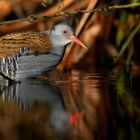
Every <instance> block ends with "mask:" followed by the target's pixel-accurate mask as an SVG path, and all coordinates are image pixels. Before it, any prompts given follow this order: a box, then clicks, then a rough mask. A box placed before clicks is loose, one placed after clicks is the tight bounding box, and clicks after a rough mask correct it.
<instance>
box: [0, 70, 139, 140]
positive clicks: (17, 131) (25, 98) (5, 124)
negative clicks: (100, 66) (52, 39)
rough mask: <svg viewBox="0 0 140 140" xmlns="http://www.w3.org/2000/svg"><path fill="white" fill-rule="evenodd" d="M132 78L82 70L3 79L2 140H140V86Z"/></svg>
mask: <svg viewBox="0 0 140 140" xmlns="http://www.w3.org/2000/svg"><path fill="white" fill-rule="evenodd" d="M128 79H129V78H128V77H127V76H125V75H123V76H122V75H121V76H115V75H107V76H104V75H102V74H99V73H86V72H81V71H76V70H72V71H69V72H66V73H62V72H57V71H55V72H51V73H50V74H48V75H47V76H46V77H44V78H43V79H28V80H24V81H22V82H21V83H11V82H9V81H7V80H4V79H3V80H1V81H0V93H1V94H0V95H1V98H0V139H1V140H9V139H10V140H18V139H20V140H21V139H23V140H25V139H26V140H30V139H31V140H32V139H33V140H34V139H35V140H46V139H57V140H58V139H72V140H74V139H76V140H77V139H79V140H94V139H95V140H131V139H132V140H139V139H140V136H139V127H140V110H139V99H138V98H137V97H138V92H139V91H140V90H139V89H140V88H139V87H138V86H136V84H135V81H134V82H133V81H131V82H128ZM130 83H131V84H130ZM136 87H137V88H136Z"/></svg>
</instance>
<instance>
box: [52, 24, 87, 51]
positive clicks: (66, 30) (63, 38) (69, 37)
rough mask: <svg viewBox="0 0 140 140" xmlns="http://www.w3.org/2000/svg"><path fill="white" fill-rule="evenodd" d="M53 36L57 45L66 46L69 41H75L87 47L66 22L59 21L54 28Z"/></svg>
mask: <svg viewBox="0 0 140 140" xmlns="http://www.w3.org/2000/svg"><path fill="white" fill-rule="evenodd" d="M51 38H52V40H53V44H54V46H56V47H57V46H66V45H68V44H69V43H71V42H74V43H77V44H79V45H80V46H82V47H83V48H86V49H87V47H86V45H85V44H84V43H83V42H82V41H80V40H79V39H78V38H77V37H76V36H75V35H74V31H73V29H72V28H71V27H70V26H69V25H68V24H65V23H59V24H57V25H55V26H54V27H53V28H52V30H51Z"/></svg>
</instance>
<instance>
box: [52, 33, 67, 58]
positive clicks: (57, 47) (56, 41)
mask: <svg viewBox="0 0 140 140" xmlns="http://www.w3.org/2000/svg"><path fill="white" fill-rule="evenodd" d="M51 42H52V48H51V53H54V54H57V55H60V56H63V55H64V52H65V49H66V46H64V45H63V44H64V43H63V39H62V38H61V37H59V36H55V35H53V36H51Z"/></svg>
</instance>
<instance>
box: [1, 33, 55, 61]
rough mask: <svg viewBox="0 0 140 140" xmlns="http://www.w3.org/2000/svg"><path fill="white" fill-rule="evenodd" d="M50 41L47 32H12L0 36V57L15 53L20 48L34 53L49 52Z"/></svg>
mask: <svg viewBox="0 0 140 140" xmlns="http://www.w3.org/2000/svg"><path fill="white" fill-rule="evenodd" d="M51 46H52V45H51V41H50V38H49V35H48V32H22V33H12V34H8V35H5V36H3V37H1V38H0V58H3V57H7V56H11V55H15V54H16V53H18V52H19V51H20V49H22V48H29V49H31V50H33V52H35V53H38V54H39V53H45V52H49V50H50V48H51Z"/></svg>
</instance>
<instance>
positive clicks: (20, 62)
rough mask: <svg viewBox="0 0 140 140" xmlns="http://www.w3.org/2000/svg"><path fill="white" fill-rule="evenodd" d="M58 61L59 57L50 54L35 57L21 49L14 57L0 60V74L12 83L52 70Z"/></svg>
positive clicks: (26, 50) (28, 51)
mask: <svg viewBox="0 0 140 140" xmlns="http://www.w3.org/2000/svg"><path fill="white" fill-rule="evenodd" d="M60 59H61V57H60V56H59V55H55V54H52V53H43V54H38V55H35V54H34V53H33V52H32V51H30V50H28V49H22V50H20V52H19V53H18V54H16V55H15V56H11V57H6V58H2V59H1V61H0V73H1V74H2V75H4V76H6V77H8V78H10V79H12V80H14V81H20V80H22V79H25V78H29V77H36V76H38V75H40V74H41V73H44V72H47V71H50V70H52V69H53V68H54V67H55V66H56V65H57V64H58V63H59V60H60Z"/></svg>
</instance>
